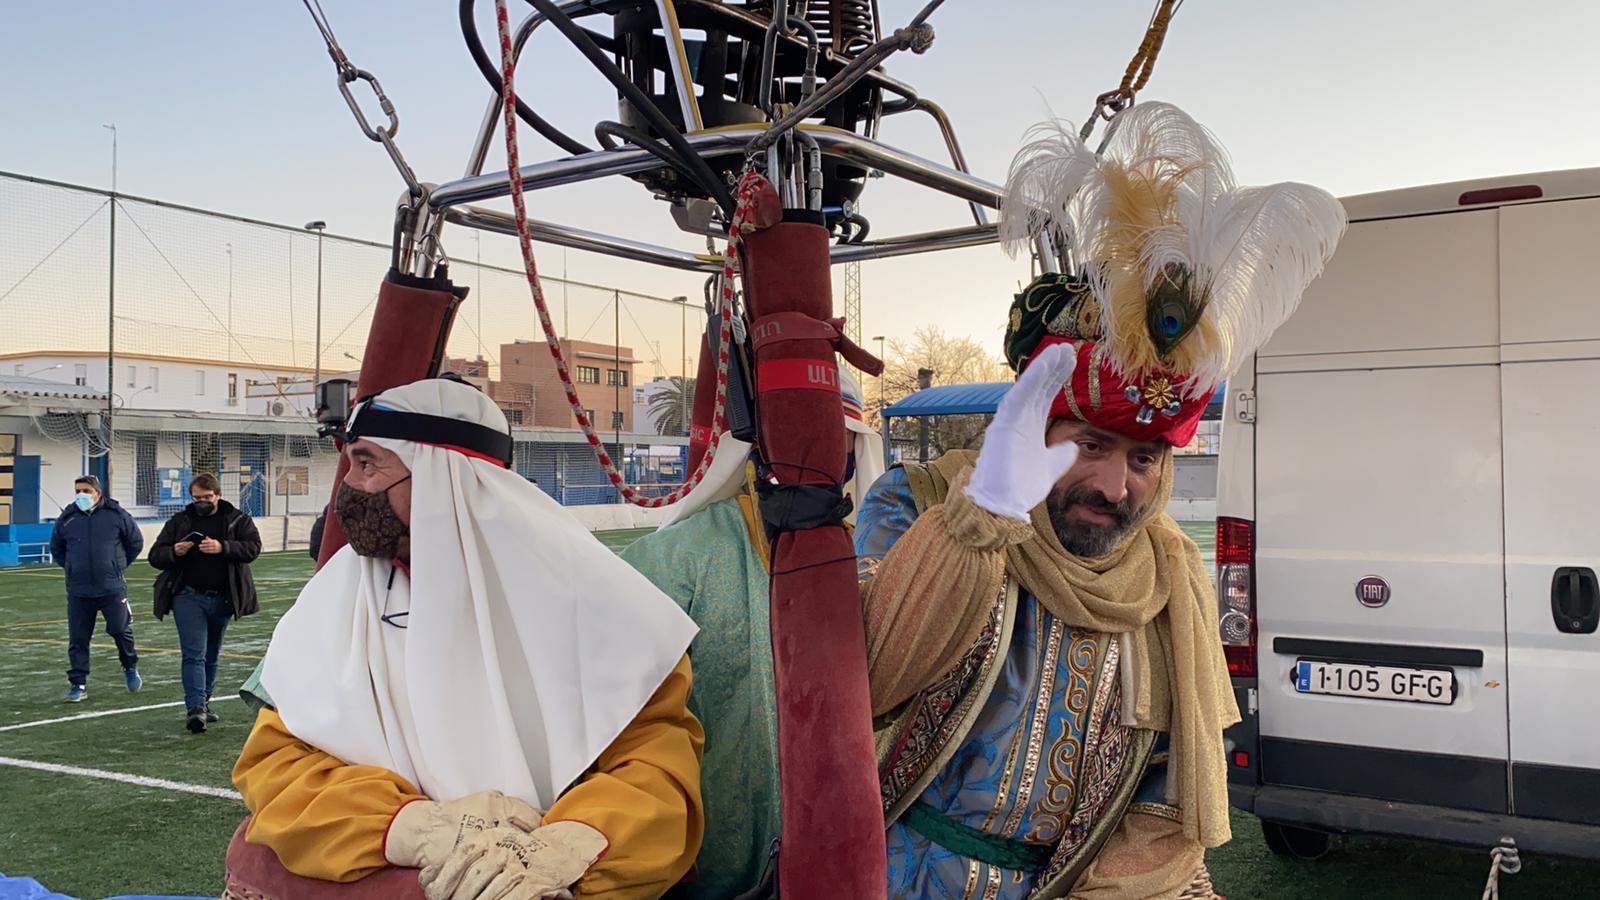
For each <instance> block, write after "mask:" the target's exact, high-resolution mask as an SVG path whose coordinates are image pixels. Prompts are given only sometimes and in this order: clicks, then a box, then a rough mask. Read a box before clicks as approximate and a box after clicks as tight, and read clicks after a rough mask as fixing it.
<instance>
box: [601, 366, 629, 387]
mask: <svg viewBox="0 0 1600 900" xmlns="http://www.w3.org/2000/svg"><path fill="white" fill-rule="evenodd" d="M606 386H607V387H627V386H628V371H627V370H626V369H607V370H606Z"/></svg>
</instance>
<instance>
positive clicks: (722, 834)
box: [622, 368, 884, 898]
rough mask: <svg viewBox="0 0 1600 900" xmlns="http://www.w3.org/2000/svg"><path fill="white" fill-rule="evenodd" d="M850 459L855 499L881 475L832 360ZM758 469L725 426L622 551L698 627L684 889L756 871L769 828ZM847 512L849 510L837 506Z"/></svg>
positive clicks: (767, 654)
mask: <svg viewBox="0 0 1600 900" xmlns="http://www.w3.org/2000/svg"><path fill="white" fill-rule="evenodd" d="M839 382H840V385H839V386H840V402H841V405H842V409H843V413H844V422H845V429H846V431H845V436H846V438H847V439H848V440H849V451H848V452H849V459H850V462H849V465H848V466H847V473H848V474H847V476H846V479H845V484H844V485H843V486H842V487H843V490H842V493H843V495H844V497H846V498H849V499H850V501H851V503H852V504H859V503H860V501H861V496H862V494H863V493H864V492H865V491H866V489H867V488H868V487H869V486H871V484H872V483H873V482H874V481H876V480H877V479H878V477H879V476H880V475H882V474H883V471H884V467H883V439H882V437H881V436H880V435H878V434H877V433H876V432H874V431H873V430H872V429H871V428H869V427H868V426H867V424H866V423H865V422H863V421H862V417H861V385H860V384H859V383H858V382H857V381H856V379H855V377H854V376H853V375H851V374H850V372H849V371H848V370H846V369H843V368H841V369H840V370H839ZM759 479H760V476H759V474H758V471H757V466H756V457H755V454H753V453H752V448H751V446H750V445H749V444H747V443H745V442H743V441H740V440H737V439H736V438H734V437H733V436H732V435H731V434H724V435H723V436H722V439H721V441H720V442H719V443H718V445H717V451H716V456H715V458H714V459H713V460H712V463H711V467H710V469H709V470H708V471H707V473H706V477H705V480H703V481H702V482H700V484H699V485H697V486H696V487H695V488H694V490H692V491H690V492H689V494H688V496H686V497H684V498H683V500H681V501H680V502H679V503H677V504H676V505H674V506H673V507H672V511H671V513H670V514H669V516H668V518H667V520H666V524H665V525H664V527H662V529H661V530H660V531H657V532H655V533H654V534H650V535H647V536H646V537H643V538H640V539H639V540H637V541H635V542H634V543H633V544H632V545H631V546H630V547H628V549H627V550H625V551H623V554H622V558H623V559H625V560H627V561H628V562H629V563H631V564H633V566H634V567H635V568H637V569H638V570H639V571H640V572H642V573H644V575H645V576H646V577H648V578H649V579H650V580H651V581H653V582H655V584H656V585H657V586H659V587H660V588H661V589H662V590H663V591H665V592H667V594H669V595H670V596H671V597H672V598H673V599H674V600H676V601H678V604H679V605H680V606H682V607H683V608H684V610H685V611H687V612H688V613H689V615H690V616H692V617H693V618H694V620H695V624H697V625H698V626H699V627H700V629H701V631H700V633H699V635H698V636H696V638H695V641H694V644H693V646H691V647H690V648H689V656H690V658H691V659H692V660H693V662H694V671H695V684H696V686H695V693H694V696H693V697H691V698H690V708H691V709H692V710H693V711H694V713H695V715H696V716H697V717H698V718H699V719H700V721H701V722H702V723H704V725H705V729H706V746H707V752H706V757H705V763H704V773H705V777H704V785H705V804H706V822H707V833H706V839H705V843H704V845H703V846H702V847H701V850H700V857H699V860H698V866H697V874H696V876H695V877H694V878H693V879H692V880H691V881H689V882H687V883H686V884H685V885H684V890H685V894H686V896H687V897H690V898H724V897H733V896H736V895H738V894H739V893H741V892H743V891H745V890H747V889H749V888H750V887H752V886H753V885H755V884H757V883H759V882H760V881H761V880H762V877H763V875H764V874H766V872H767V869H768V863H769V860H770V859H771V858H772V849H773V845H774V844H775V843H776V841H777V838H778V835H779V831H780V816H779V805H778V717H777V707H776V693H775V690H774V687H773V673H772V641H771V629H770V622H769V609H768V581H769V574H768V571H767V566H768V564H769V562H770V561H771V558H772V553H771V550H770V548H769V547H768V545H767V532H766V526H765V525H764V524H763V522H762V516H761V510H760V498H759V495H758V493H757V484H758V481H759ZM854 520H855V514H854V512H851V513H850V514H849V515H847V516H846V522H847V523H853V522H854Z"/></svg>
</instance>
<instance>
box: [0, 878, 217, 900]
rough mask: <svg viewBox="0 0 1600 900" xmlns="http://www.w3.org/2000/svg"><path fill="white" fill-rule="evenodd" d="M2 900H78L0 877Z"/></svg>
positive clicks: (133, 898) (137, 898) (159, 897)
mask: <svg viewBox="0 0 1600 900" xmlns="http://www.w3.org/2000/svg"><path fill="white" fill-rule="evenodd" d="M0 900H77V898H75V897H69V896H67V895H66V894H57V893H56V892H54V891H52V890H50V889H49V888H47V887H45V886H44V885H42V884H40V883H39V882H37V881H34V880H33V879H32V878H25V877H22V876H14V877H11V878H7V877H6V876H4V875H0ZM106 900H212V898H208V897H172V896H168V895H165V894H118V895H117V896H115V897H107V898H106Z"/></svg>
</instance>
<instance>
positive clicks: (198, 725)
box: [184, 706, 206, 734]
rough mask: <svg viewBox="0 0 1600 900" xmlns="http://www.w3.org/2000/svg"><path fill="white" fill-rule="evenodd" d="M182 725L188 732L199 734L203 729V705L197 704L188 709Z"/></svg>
mask: <svg viewBox="0 0 1600 900" xmlns="http://www.w3.org/2000/svg"><path fill="white" fill-rule="evenodd" d="M184 727H186V728H188V729H189V733H190V734H199V733H200V732H202V731H205V730H206V708H205V707H204V706H197V707H195V708H194V709H191V710H189V716H188V720H187V722H185V725H184Z"/></svg>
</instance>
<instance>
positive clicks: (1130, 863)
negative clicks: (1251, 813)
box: [1068, 812, 1215, 900]
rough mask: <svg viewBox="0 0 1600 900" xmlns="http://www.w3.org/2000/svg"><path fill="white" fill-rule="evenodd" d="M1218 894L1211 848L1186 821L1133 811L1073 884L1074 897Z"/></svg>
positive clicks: (1104, 899)
mask: <svg viewBox="0 0 1600 900" xmlns="http://www.w3.org/2000/svg"><path fill="white" fill-rule="evenodd" d="M1180 896H1181V897H1185V898H1189V897H1212V896H1215V895H1214V894H1213V893H1212V890H1211V876H1210V875H1209V874H1207V872H1206V852H1205V848H1204V847H1201V846H1200V843H1199V842H1198V841H1194V840H1191V839H1190V838H1187V837H1185V836H1184V834H1183V824H1182V823H1181V822H1177V821H1174V820H1172V819H1168V818H1166V817H1163V816H1156V815H1147V814H1145V813H1139V812H1129V813H1128V814H1127V815H1124V816H1123V817H1122V821H1121V822H1120V823H1118V825H1117V830H1116V831H1114V832H1112V834H1111V839H1110V840H1108V841H1106V845H1105V847H1104V848H1102V849H1101V850H1100V853H1099V854H1098V855H1096V856H1095V858H1094V862H1092V863H1090V864H1089V868H1088V869H1087V870H1086V871H1085V872H1084V873H1083V877H1081V878H1079V879H1078V883H1077V884H1076V885H1074V886H1073V888H1072V893H1070V894H1069V895H1068V897H1069V898H1070V900H1127V898H1132V897H1139V898H1151V900H1154V898H1170V897H1180Z"/></svg>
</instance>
